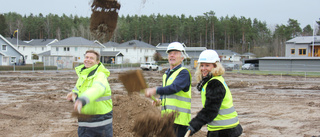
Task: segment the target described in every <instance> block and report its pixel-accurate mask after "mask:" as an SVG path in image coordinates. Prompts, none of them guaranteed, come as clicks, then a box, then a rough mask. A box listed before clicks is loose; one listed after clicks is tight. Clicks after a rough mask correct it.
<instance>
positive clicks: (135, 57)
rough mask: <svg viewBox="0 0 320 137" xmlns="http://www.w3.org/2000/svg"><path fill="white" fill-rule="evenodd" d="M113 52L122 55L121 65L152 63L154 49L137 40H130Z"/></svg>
mask: <svg viewBox="0 0 320 137" xmlns="http://www.w3.org/2000/svg"><path fill="white" fill-rule="evenodd" d="M114 50H115V51H120V52H121V53H122V54H123V63H144V62H153V61H154V60H153V55H154V54H155V53H156V47H155V46H153V45H150V44H148V43H145V42H143V41H139V40H130V41H127V42H124V43H122V44H119V45H118V46H116V47H115V49H114Z"/></svg>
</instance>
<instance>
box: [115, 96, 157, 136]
mask: <svg viewBox="0 0 320 137" xmlns="http://www.w3.org/2000/svg"><path fill="white" fill-rule="evenodd" d="M112 101H113V134H114V136H119V137H134V136H136V135H134V132H132V131H133V128H134V127H135V121H136V120H137V119H141V117H142V118H143V117H144V116H146V115H145V114H146V113H148V116H149V117H150V119H152V117H154V116H156V115H158V114H160V108H157V107H155V106H153V105H152V104H151V101H150V100H149V99H147V98H145V97H141V95H140V94H139V93H132V95H130V96H127V95H114V97H113V99H112ZM153 114H154V115H153ZM145 118H146V117H145ZM155 118H156V117H155ZM141 128H142V127H141ZM143 128H145V129H146V128H148V127H143Z"/></svg>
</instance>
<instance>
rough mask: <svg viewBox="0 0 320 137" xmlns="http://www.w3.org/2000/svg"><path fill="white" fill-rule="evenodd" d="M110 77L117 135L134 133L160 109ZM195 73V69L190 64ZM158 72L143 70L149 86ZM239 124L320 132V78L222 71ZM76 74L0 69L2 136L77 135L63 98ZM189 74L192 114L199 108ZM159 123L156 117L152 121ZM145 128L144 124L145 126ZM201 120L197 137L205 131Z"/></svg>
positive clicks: (277, 131)
mask: <svg viewBox="0 0 320 137" xmlns="http://www.w3.org/2000/svg"><path fill="white" fill-rule="evenodd" d="M110 71H111V75H110V77H109V78H108V80H109V83H110V87H111V89H112V94H113V95H112V99H113V105H114V107H113V130H114V136H115V137H133V136H136V135H135V134H134V133H133V132H132V129H133V126H134V122H135V120H136V118H138V117H140V116H141V115H142V114H145V113H148V112H156V113H160V110H159V109H160V108H159V107H154V106H152V105H151V99H149V98H145V97H144V95H143V94H133V95H131V96H128V94H127V92H126V91H125V89H124V87H123V85H122V84H121V82H120V81H119V80H118V75H119V74H120V73H121V71H123V70H110ZM191 72H192V76H194V70H191ZM162 74H163V71H162V72H159V71H143V75H144V76H145V79H146V81H147V83H148V85H149V87H154V86H161V81H162ZM223 76H224V78H225V80H226V83H227V84H228V86H229V88H230V90H231V92H232V96H233V101H234V106H235V108H236V110H237V112H238V114H239V120H240V123H241V125H242V127H243V129H244V130H243V134H242V135H241V136H242V137H251V136H253V137H257V136H261V137H266V136H270V137H276V136H277V137H279V136H284V137H289V136H290V137H291V136H300V137H312V136H319V135H320V130H319V129H320V78H319V77H307V78H305V77H300V76H284V75H282V76H279V75H254V74H239V73H226V74H224V75H223ZM76 80H77V75H76V73H75V72H74V71H42V72H0V136H2V137H9V136H10V137H16V136H19V137H20V136H28V137H40V136H41V137H65V136H69V137H76V136H77V127H78V126H77V118H76V117H73V116H72V115H71V113H72V112H73V103H71V102H68V101H66V99H65V96H66V95H67V93H68V92H70V91H71V90H72V89H73V87H74V85H75V82H76ZM196 84H197V83H196V81H195V79H193V80H192V110H191V111H192V117H194V116H195V115H196V114H197V112H198V111H199V110H200V109H201V108H202V104H201V96H200V93H199V92H198V91H197V90H196V88H195V86H196ZM154 124H157V123H154ZM145 128H148V127H145ZM206 131H207V130H206V127H205V126H204V127H203V128H202V129H201V130H200V131H199V132H198V133H197V134H195V135H193V136H195V137H203V136H206Z"/></svg>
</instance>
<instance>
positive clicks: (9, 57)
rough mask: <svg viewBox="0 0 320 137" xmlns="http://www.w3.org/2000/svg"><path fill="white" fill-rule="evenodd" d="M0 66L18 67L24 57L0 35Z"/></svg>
mask: <svg viewBox="0 0 320 137" xmlns="http://www.w3.org/2000/svg"><path fill="white" fill-rule="evenodd" d="M0 46H1V47H0V65H1V66H2V65H3V66H8V65H15V64H16V65H20V64H23V62H24V55H23V54H22V53H21V52H20V51H19V50H18V49H17V48H16V47H15V46H14V45H13V44H12V43H11V42H9V41H8V40H7V39H6V38H4V37H3V36H2V35H1V34H0Z"/></svg>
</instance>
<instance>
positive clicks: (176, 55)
mask: <svg viewBox="0 0 320 137" xmlns="http://www.w3.org/2000/svg"><path fill="white" fill-rule="evenodd" d="M183 59H184V57H183V56H182V52H181V51H169V53H168V61H169V64H170V67H172V68H173V67H176V66H178V65H179V64H181V63H182V61H183Z"/></svg>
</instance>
